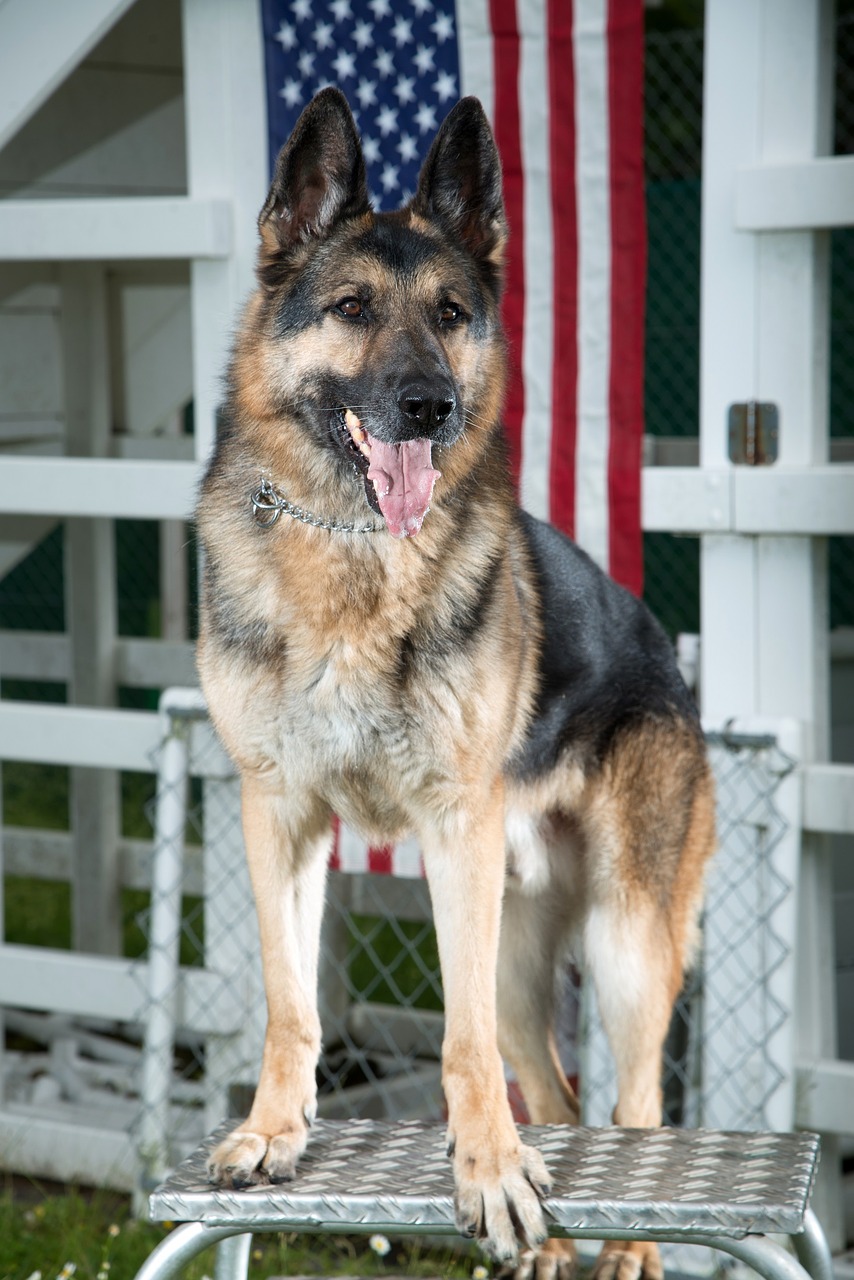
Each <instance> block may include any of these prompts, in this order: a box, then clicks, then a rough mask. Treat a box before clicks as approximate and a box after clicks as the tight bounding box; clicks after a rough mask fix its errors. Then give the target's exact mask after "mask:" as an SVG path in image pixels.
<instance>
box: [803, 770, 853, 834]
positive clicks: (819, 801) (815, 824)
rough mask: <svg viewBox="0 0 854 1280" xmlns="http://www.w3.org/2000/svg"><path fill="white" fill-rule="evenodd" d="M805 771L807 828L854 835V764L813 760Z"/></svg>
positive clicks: (805, 815)
mask: <svg viewBox="0 0 854 1280" xmlns="http://www.w3.org/2000/svg"><path fill="white" fill-rule="evenodd" d="M803 773H804V816H803V823H804V827H805V828H806V830H807V831H823V832H826V833H827V834H830V835H847V836H852V835H854V765H851V764H810V765H806V766H805V767H804V770H803Z"/></svg>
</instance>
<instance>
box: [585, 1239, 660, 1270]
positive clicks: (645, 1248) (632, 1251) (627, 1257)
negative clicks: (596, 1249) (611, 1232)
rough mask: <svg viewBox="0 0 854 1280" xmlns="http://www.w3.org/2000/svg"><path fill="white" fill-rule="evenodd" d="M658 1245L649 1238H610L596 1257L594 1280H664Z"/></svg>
mask: <svg viewBox="0 0 854 1280" xmlns="http://www.w3.org/2000/svg"><path fill="white" fill-rule="evenodd" d="M663 1277H664V1269H663V1267H662V1265H661V1254H660V1253H659V1251H658V1245H657V1244H652V1243H651V1242H650V1241H648V1240H632V1241H627V1240H609V1241H608V1243H607V1244H605V1245H603V1247H602V1252H601V1253H600V1254H599V1257H598V1258H597V1259H596V1266H595V1267H594V1268H593V1278H592V1280H663Z"/></svg>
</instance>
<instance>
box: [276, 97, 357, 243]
mask: <svg viewBox="0 0 854 1280" xmlns="http://www.w3.org/2000/svg"><path fill="white" fill-rule="evenodd" d="M368 208H369V201H368V185H367V179H366V177H365V161H364V157H363V156H362V147H361V144H360V142H359V135H358V133H357V132H356V125H355V122H354V120H353V116H352V114H351V112H350V108H349V107H348V105H347V99H346V98H345V97H344V95H343V93H341V91H340V90H339V89H334V88H328V89H322V90H321V92H320V93H318V94H317V95H316V96H315V97H314V98H312V100H311V102H310V103H309V104H308V106H307V107H306V108H305V110H304V111H303V113H302V115H301V116H300V118H299V120H297V122H296V125H295V126H294V131H293V133H292V134H291V136H290V138H289V139H288V141H287V142H286V143H285V145H284V146H283V147H282V150H281V151H280V152H279V157H278V159H277V161H276V171H275V173H274V174H273V183H272V186H271V187H270V192H269V194H268V196H267V199H266V200H265V202H264V207H263V208H262V210H261V213H260V216H259V218H258V226H259V228H260V231H261V239H262V243H263V247H264V249H266V250H268V251H275V250H276V249H278V250H282V249H285V250H287V249H289V248H292V247H293V246H295V245H296V244H298V243H300V242H306V241H308V240H311V239H313V238H318V237H322V236H324V235H325V234H326V233H327V232H328V231H329V230H330V229H331V228H332V226H333V224H334V223H335V222H337V221H338V219H339V218H344V217H350V216H355V215H357V214H359V213H363V212H366V211H367V210H368Z"/></svg>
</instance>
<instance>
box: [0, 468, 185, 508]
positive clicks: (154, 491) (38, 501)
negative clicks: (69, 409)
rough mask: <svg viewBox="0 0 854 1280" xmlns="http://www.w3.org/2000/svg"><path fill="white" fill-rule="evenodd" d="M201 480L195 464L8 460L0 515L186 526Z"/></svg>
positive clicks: (1, 474) (2, 473)
mask: <svg viewBox="0 0 854 1280" xmlns="http://www.w3.org/2000/svg"><path fill="white" fill-rule="evenodd" d="M199 476H200V469H199V465H198V463H195V462H159V461H158V462H146V461H142V460H139V461H125V460H122V459H117V458H26V457H18V458H4V459H3V465H2V467H0V511H4V512H6V513H8V514H14V515H35V514H39V515H42V514H45V513H50V514H52V515H59V516H112V517H114V518H116V519H128V520H131V519H136V520H168V519H178V520H183V519H186V518H187V517H188V516H190V515H191V514H192V511H193V506H194V503H195V496H196V487H197V485H198V482H199Z"/></svg>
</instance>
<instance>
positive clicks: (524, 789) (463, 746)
mask: <svg viewBox="0 0 854 1280" xmlns="http://www.w3.org/2000/svg"><path fill="white" fill-rule="evenodd" d="M259 227H260V241H261V243H260V250H259V258H258V280H259V287H258V289H257V291H256V292H255V293H254V295H253V296H252V298H251V299H250V301H249V303H248V306H247V308H246V311H245V315H244V317H243V322H242V326H241V328H240V331H239V334H238V337H237V341H236V347H235V351H234V354H233V358H232V362H231V365H230V371H229V377H228V394H227V404H226V413H225V422H224V428H223V430H222V432H221V435H220V438H219V441H218V444H217V448H216V452H215V456H214V458H213V461H212V463H211V465H210V469H209V470H208V473H207V476H206V478H205V480H204V483H203V487H202V491H201V499H200V504H199V509H198V527H199V530H200V534H201V539H202V542H203V546H204V551H205V565H206V568H205V584H204V593H203V594H204V604H203V626H202V635H201V639H200V643H199V669H200V672H201V677H202V682H203V687H204V691H205V694H206V697H207V701H208V705H209V707H210V712H211V715H212V717H213V720H214V723H215V725H216V727H217V729H218V732H219V734H220V735H221V737H222V739H223V741H224V743H225V746H226V748H227V749H228V751H229V752H230V754H231V756H232V757H233V759H234V761H235V763H236V765H237V768H238V770H239V773H240V776H241V781H242V814H243V829H244V837H245V844H246V852H247V857H248V862H249V868H250V874H251V879H252V884H253V889H254V893H255V897H256V900H257V907H258V916H259V926H260V936H261V946H262V952H263V964H264V975H265V984H266V994H267V1005H268V1026H267V1034H266V1041H265V1046H264V1054H263V1065H262V1068H261V1075H260V1080H259V1083H258V1087H257V1091H256V1094H255V1100H254V1103H253V1106H252V1110H251V1114H250V1115H249V1118H248V1119H247V1120H246V1121H245V1122H244V1123H242V1124H241V1125H240V1126H239V1127H238V1128H237V1129H236V1131H235V1132H234V1133H233V1134H231V1135H230V1136H229V1137H228V1138H226V1139H225V1140H224V1141H223V1142H222V1143H221V1145H220V1146H219V1147H218V1148H217V1149H216V1151H215V1152H214V1154H213V1157H212V1160H211V1164H210V1176H211V1178H212V1179H213V1180H214V1181H215V1182H219V1183H223V1184H230V1185H234V1186H242V1185H246V1184H248V1183H251V1182H254V1181H258V1180H262V1179H268V1180H270V1181H272V1182H279V1181H284V1180H287V1179H290V1178H292V1177H293V1176H294V1171H295V1167H296V1164H297V1161H298V1159H299V1156H300V1154H301V1153H302V1151H303V1149H304V1148H305V1145H306V1141H307V1138H308V1132H309V1128H310V1126H311V1123H312V1119H313V1117H314V1115H315V1108H316V1100H315V1067H316V1062H317V1058H318V1053H319V1050H320V1036H321V1030H320V1023H319V1020H318V1014H317V999H316V996H317V969H318V950H319V939H320V927H321V915H322V910H323V896H324V877H325V874H326V864H327V860H328V857H329V853H330V847H331V839H332V815H333V814H339V815H340V816H341V818H342V819H343V820H344V821H345V822H346V823H348V824H350V825H351V826H352V827H353V828H354V829H356V830H357V831H359V832H361V833H362V834H363V835H364V836H365V838H366V839H369V840H370V841H372V842H373V843H375V844H385V843H386V842H390V841H397V840H399V839H400V838H402V837H404V836H406V835H407V834H409V833H415V834H416V835H417V837H418V838H419V840H420V843H421V849H422V852H423V858H424V866H425V870H426V874H427V878H428V881H429V886H430V892H431V896H432V901H433V910H434V915H435V924H436V931H437V936H438V945H439V954H440V960H441V967H442V978H443V984H444V995H445V1006H446V1011H445V1034H444V1044H443V1068H442V1079H443V1086H444V1092H445V1098H446V1102H447V1108H448V1142H449V1154H450V1155H451V1156H452V1159H453V1171H454V1179H455V1188H456V1196H455V1202H456V1219H457V1223H458V1226H459V1229H460V1231H461V1232H462V1233H463V1234H467V1235H470V1236H477V1237H478V1238H479V1239H480V1240H481V1242H482V1243H483V1245H484V1247H485V1248H486V1250H487V1251H488V1252H489V1253H490V1254H491V1255H492V1256H493V1257H494V1258H496V1259H499V1260H501V1261H503V1262H512V1261H514V1260H516V1259H518V1257H519V1248H520V1245H521V1246H524V1247H525V1249H526V1250H527V1251H528V1252H527V1253H526V1255H524V1257H525V1258H527V1259H528V1260H529V1262H530V1259H531V1258H532V1257H533V1255H532V1253H531V1252H530V1251H531V1250H539V1251H540V1253H539V1256H538V1257H537V1260H536V1267H537V1272H538V1274H539V1275H541V1276H543V1275H551V1276H554V1275H556V1274H564V1275H565V1274H568V1272H569V1269H570V1267H571V1256H572V1255H571V1253H570V1252H569V1249H568V1246H566V1245H565V1244H563V1243H558V1242H552V1243H550V1244H549V1243H546V1229H545V1225H544V1216H543V1211H542V1205H541V1198H542V1197H544V1196H545V1195H547V1193H548V1190H549V1185H550V1184H549V1175H548V1173H547V1170H546V1168H545V1166H544V1163H543V1160H542V1158H541V1157H540V1155H539V1154H538V1153H537V1152H536V1151H535V1150H533V1149H532V1148H530V1147H527V1146H524V1145H523V1144H522V1143H521V1142H520V1140H519V1136H518V1133H517V1131H516V1128H515V1125H514V1123H513V1119H512V1117H511V1113H510V1109H509V1105H508V1100H507V1090H506V1087H505V1080H504V1073H503V1069H502V1055H503V1056H504V1058H505V1059H506V1060H507V1061H508V1062H509V1063H510V1064H511V1066H512V1068H513V1070H514V1072H515V1073H516V1076H517V1078H518V1080H519V1083H520V1086H521V1089H522V1092H523V1094H524V1097H525V1100H526V1103H527V1106H528V1109H529V1112H530V1116H531V1119H532V1121H534V1122H535V1123H538V1124H543V1123H560V1122H568V1121H573V1122H574V1121H577V1119H578V1104H577V1101H576V1098H575V1096H574V1094H573V1092H572V1090H571V1089H570V1087H569V1085H568V1084H567V1081H566V1079H565V1077H564V1074H563V1072H562V1071H561V1069H560V1065H559V1063H558V1060H557V1055H556V1052H555V1045H554V1037H553V1034H552V1030H551V1021H552V1015H553V1008H554V996H553V993H554V985H555V970H556V965H557V962H558V961H559V959H560V958H561V956H562V955H563V954H564V952H565V950H566V948H567V947H568V946H569V945H570V943H571V942H572V941H573V940H575V941H576V942H577V943H578V945H579V947H581V948H583V954H584V957H585V963H586V966H587V969H588V970H589V972H590V974H591V975H592V979H593V981H594V982H595V986H596V991H597V993H598V999H599V1003H600V1007H601V1012H602V1017H603V1020H604V1024H605V1027H606V1029H607V1032H608V1035H609V1038H610V1043H611V1046H612V1048H613V1051H614V1055H615V1058H616V1065H617V1074H618V1096H619V1100H618V1102H617V1107H616V1110H615V1113H614V1119H615V1121H616V1122H617V1123H619V1124H623V1125H632V1126H649V1125H658V1124H660V1122H661V1088H660V1072H661V1050H662V1043H663V1040H664V1037H665V1033H666V1031H667V1027H668V1023H669V1019H670V1014H671V1008H672V1004H673V1000H674V998H675V996H676V995H677V993H678V991H679V989H680V986H681V983H682V979H683V969H684V966H685V964H686V961H687V958H688V956H689V954H690V949H691V943H692V938H693V935H694V933H695V920H696V915H697V911H698V905H699V901H700V896H701V882H702V879H703V868H704V863H705V862H706V859H707V857H708V856H709V854H710V851H711V849H712V845H713V792H712V782H711V778H710V772H709V768H708V765H707V762H706V757H705V753H704V747H703V740H702V736H701V732H700V728H699V724H698V720H697V716H696V713H695V710H694V707H693V704H692V702H691V699H690V696H689V694H688V692H687V690H686V689H685V687H684V685H683V684H682V682H681V680H680V677H679V674H678V672H677V669H676V666H675V663H674V660H673V657H672V654H671V647H670V644H669V643H668V641H667V639H666V637H665V636H664V634H663V632H662V631H661V630H660V629H659V627H658V625H657V624H656V623H655V622H654V621H653V619H652V617H651V616H650V614H649V613H648V612H647V610H646V608H645V607H644V606H643V605H642V604H641V603H639V602H638V601H637V600H636V599H635V598H634V597H632V596H631V595H630V594H629V593H628V592H626V591H624V590H623V589H622V588H621V587H619V586H617V585H615V584H614V583H613V582H612V581H610V580H609V579H608V578H607V577H606V576H605V575H604V574H602V573H601V572H600V571H599V570H598V569H597V568H596V567H595V566H594V565H593V563H592V562H591V561H590V560H589V559H588V557H587V556H586V555H585V554H584V553H583V552H582V551H580V550H579V549H578V548H577V547H575V546H574V545H573V543H572V542H571V541H569V539H567V538H566V537H564V536H563V535H562V534H560V533H558V532H556V531H555V530H554V529H552V528H550V527H549V526H547V525H545V524H542V523H540V522H539V521H537V520H534V519H532V518H531V517H530V516H528V515H526V514H525V513H524V512H522V511H520V510H519V508H518V507H517V505H516V502H515V500H514V496H513V490H512V487H511V483H510V480H509V476H508V466H507V459H506V454H505V445H504V439H503V434H502V427H501V425H500V423H501V410H502V397H503V394H504V387H505V368H506V352H505V343H504V339H503V337H502V332H501V327H500V322H499V314H498V313H499V299H500V294H501V285H502V259H503V253H504V247H505V241H506V238H507V226H506V222H505V216H504V209H503V203H502V195H501V172H500V166H499V160H498V155H497V152H496V148H495V144H494V141H493V138H492V134H491V132H490V129H489V125H488V123H487V120H486V117H485V115H484V113H483V110H482V109H481V107H480V104H479V103H478V102H477V101H476V100H475V99H473V98H467V99H464V100H463V101H461V102H460V103H459V104H458V105H457V106H456V107H455V108H454V109H453V110H452V111H451V113H450V114H449V115H448V116H447V118H446V120H445V122H444V124H443V125H442V127H441V128H440V130H439V132H438V134H437V136H436V139H435V141H434V143H433V145H432V148H431V150H430V152H429V154H428V157H427V160H426V162H425V164H424V167H423V170H422V172H421V176H420V179H419V183H418V189H417V192H416V194H415V196H414V198H413V199H412V201H411V202H410V203H409V204H408V205H407V206H406V207H405V208H403V209H401V210H399V211H398V212H396V213H391V214H376V213H374V212H373V211H372V209H371V206H370V202H369V198H368V191H367V184H366V177H365V165H364V160H363V156H362V151H361V146H360V142H359V138H358V134H357V132H356V128H355V124H354V121H353V118H352V116H351V114H350V111H349V108H348V106H347V103H346V100H345V99H344V97H343V96H342V95H341V93H340V92H338V91H337V90H335V89H331V88H330V89H325V90H323V91H322V92H321V93H319V94H318V95H317V97H316V98H314V100H313V101H312V102H311V103H310V104H309V105H308V107H307V108H306V109H305V111H304V112H303V114H302V116H301V118H300V120H299V121H298V123H297V125H296V128H295V129H294V132H293V134H292V135H291V138H290V140H289V141H288V142H287V144H286V145H285V147H284V148H283V150H282V152H281V154H280V155H279V158H278V162H277V165H276V170H275V176H274V179H273V184H272V187H271V189H270V193H269V195H268V197H267V200H266V202H265V204H264V206H263V208H262V210H261V214H260V219H259ZM543 1246H545V1248H543ZM520 1265H525V1263H524V1260H523V1262H522V1263H520ZM598 1266H599V1277H600V1280H604V1278H610V1277H615V1276H619V1278H620V1280H633V1278H634V1277H636V1276H639V1275H641V1274H643V1273H645V1274H646V1275H647V1276H648V1277H655V1276H657V1275H659V1274H660V1264H659V1262H658V1255H657V1253H656V1250H655V1246H654V1245H651V1244H646V1243H610V1244H608V1245H606V1246H605V1250H604V1253H603V1255H602V1257H601V1258H600V1261H599V1264H598Z"/></svg>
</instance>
